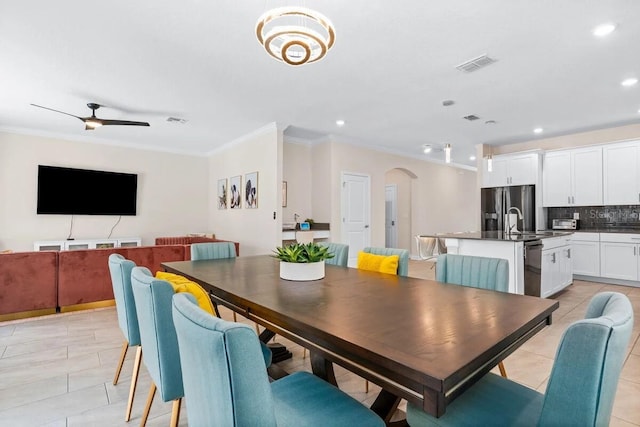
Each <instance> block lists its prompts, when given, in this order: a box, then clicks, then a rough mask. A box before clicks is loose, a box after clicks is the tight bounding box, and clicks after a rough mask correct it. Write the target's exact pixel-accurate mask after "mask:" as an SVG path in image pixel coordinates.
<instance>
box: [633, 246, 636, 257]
mask: <svg viewBox="0 0 640 427" xmlns="http://www.w3.org/2000/svg"><path fill="white" fill-rule="evenodd" d="M633 256H636V247H635V246H634V247H633Z"/></svg>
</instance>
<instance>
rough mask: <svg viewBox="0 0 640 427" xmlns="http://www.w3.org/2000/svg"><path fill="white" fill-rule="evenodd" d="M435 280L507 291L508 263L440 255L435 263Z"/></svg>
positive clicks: (498, 259) (465, 256) (504, 260)
mask: <svg viewBox="0 0 640 427" xmlns="http://www.w3.org/2000/svg"><path fill="white" fill-rule="evenodd" d="M436 280H437V281H438V282H443V283H453V284H455V285H463V286H470V287H473V288H481V289H491V290H493V291H501V292H508V291H509V261H507V260H506V259H501V258H486V257H479V256H470V255H454V254H442V255H440V256H438V261H437V263H436Z"/></svg>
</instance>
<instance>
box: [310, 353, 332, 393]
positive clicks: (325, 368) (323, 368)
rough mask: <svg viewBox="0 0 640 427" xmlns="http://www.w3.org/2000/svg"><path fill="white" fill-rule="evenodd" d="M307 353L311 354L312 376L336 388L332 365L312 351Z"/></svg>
mask: <svg viewBox="0 0 640 427" xmlns="http://www.w3.org/2000/svg"><path fill="white" fill-rule="evenodd" d="M309 353H311V356H310V359H311V370H312V371H313V374H314V375H315V376H317V377H320V378H322V379H323V380H325V381H326V382H328V383H329V384H333V385H334V386H336V387H338V382H337V381H336V375H335V373H334V372H333V363H331V362H330V361H328V360H327V359H325V358H324V357H322V356H320V355H319V354H318V353H316V352H314V351H310V352H309Z"/></svg>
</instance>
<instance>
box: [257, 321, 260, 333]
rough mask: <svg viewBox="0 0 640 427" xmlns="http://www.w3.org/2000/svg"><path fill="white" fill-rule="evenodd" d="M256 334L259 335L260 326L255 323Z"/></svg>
mask: <svg viewBox="0 0 640 427" xmlns="http://www.w3.org/2000/svg"><path fill="white" fill-rule="evenodd" d="M256 334H258V336H260V328H258V324H257V323H256Z"/></svg>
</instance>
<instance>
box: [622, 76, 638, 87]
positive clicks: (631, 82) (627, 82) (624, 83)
mask: <svg viewBox="0 0 640 427" xmlns="http://www.w3.org/2000/svg"><path fill="white" fill-rule="evenodd" d="M636 83H638V79H636V78H635V77H631V78H630V79H624V80H623V81H622V83H620V84H621V85H622V86H625V87H629V86H633V85H635V84H636Z"/></svg>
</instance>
